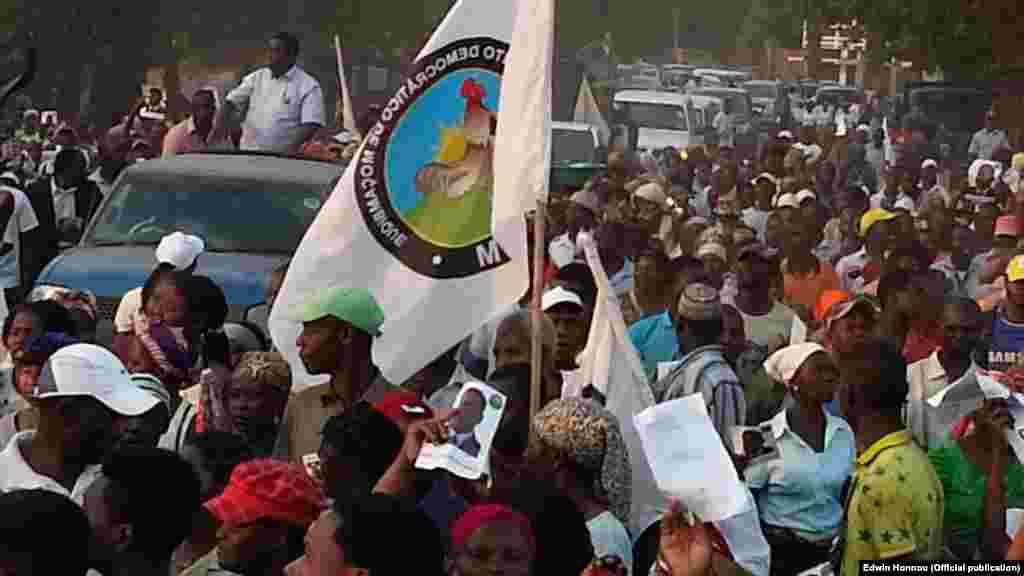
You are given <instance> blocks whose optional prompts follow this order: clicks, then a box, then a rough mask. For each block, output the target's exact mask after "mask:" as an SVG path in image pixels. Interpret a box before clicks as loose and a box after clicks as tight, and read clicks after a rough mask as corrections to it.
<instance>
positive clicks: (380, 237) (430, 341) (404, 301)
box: [270, 0, 551, 388]
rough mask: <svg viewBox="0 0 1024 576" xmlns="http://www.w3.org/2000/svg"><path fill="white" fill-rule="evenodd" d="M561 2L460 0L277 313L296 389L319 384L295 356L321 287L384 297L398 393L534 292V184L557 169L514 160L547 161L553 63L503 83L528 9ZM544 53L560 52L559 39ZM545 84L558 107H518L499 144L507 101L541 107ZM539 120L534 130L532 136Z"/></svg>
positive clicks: (373, 138)
mask: <svg viewBox="0 0 1024 576" xmlns="http://www.w3.org/2000/svg"><path fill="white" fill-rule="evenodd" d="M550 2H551V0H519V1H518V2H492V1H489V0H459V1H458V2H457V3H456V4H455V5H454V6H453V7H452V9H451V10H450V11H449V13H448V15H447V16H446V17H445V19H444V21H443V22H442V23H441V25H440V26H439V27H438V28H437V30H436V31H435V32H434V34H433V36H432V37H431V39H430V41H429V42H428V43H427V45H426V47H425V48H424V49H423V51H422V53H421V54H420V55H419V57H418V59H417V62H416V65H415V68H414V71H413V72H412V73H410V74H409V76H408V77H407V78H406V79H405V81H404V82H403V83H402V85H401V87H400V88H399V89H398V91H397V92H396V93H395V94H394V96H392V97H391V99H390V100H388V102H387V103H386V104H385V106H384V109H383V111H382V112H381V114H380V117H379V119H378V121H377V123H376V124H375V125H374V126H373V127H372V128H371V129H370V130H369V131H368V133H367V134H364V135H363V142H362V146H361V148H360V149H359V152H358V153H357V154H356V155H355V157H354V158H353V160H352V163H351V164H350V165H349V166H348V168H347V170H346V171H345V174H344V176H343V177H342V178H341V180H340V182H339V184H338V186H337V187H336V188H335V190H334V193H333V194H332V195H331V197H330V198H329V199H328V201H327V202H326V203H325V204H324V206H323V208H322V209H321V210H320V213H319V214H318V215H317V218H316V220H315V221H314V222H313V224H312V226H310V229H309V230H308V231H307V232H306V236H305V238H304V239H303V240H302V243H301V244H300V246H299V249H298V251H297V252H296V254H295V258H294V259H293V261H292V264H291V267H290V270H289V271H288V275H287V278H286V279H285V282H284V285H283V287H282V290H281V294H280V296H279V298H278V302H277V304H276V305H275V307H274V311H273V313H272V314H271V321H270V326H271V332H272V335H273V338H274V342H275V344H276V345H277V346H278V348H279V349H280V350H281V351H282V353H283V354H284V355H285V356H286V357H287V358H288V360H289V362H290V363H291V365H292V369H293V372H294V373H295V376H296V379H295V386H296V387H299V388H301V387H303V386H305V385H308V384H310V383H311V379H310V378H309V376H308V375H307V374H306V372H305V369H304V368H303V366H302V364H301V361H300V360H299V358H298V354H297V351H296V348H295V339H296V337H297V336H298V334H299V331H300V330H301V327H300V326H299V325H298V324H296V323H295V322H292V321H290V320H289V319H288V314H287V312H288V310H290V309H292V308H293V307H294V306H295V305H296V304H298V303H299V302H301V301H302V300H303V299H304V298H307V297H309V295H310V293H311V291H314V290H317V289H322V288H326V287H330V286H338V285H342V286H356V287H365V288H368V289H369V290H370V291H371V292H373V294H374V295H375V296H376V297H377V300H378V301H379V303H380V305H381V307H382V308H383V310H384V313H385V316H386V318H387V319H386V322H385V324H384V326H383V327H382V331H383V335H382V336H381V337H380V338H378V339H377V341H376V342H375V344H374V361H375V362H376V364H377V365H378V366H379V367H380V368H381V370H382V372H383V374H384V376H385V377H386V378H387V379H388V380H389V381H390V382H392V383H395V384H399V383H402V382H403V381H405V380H406V379H408V377H410V376H411V375H412V374H414V373H415V372H416V371H417V370H418V369H420V368H421V367H422V366H424V365H426V364H427V363H429V362H430V361H431V360H433V359H434V358H435V357H436V356H438V355H440V354H441V353H442V352H444V350H446V349H447V348H450V347H451V346H453V345H455V344H456V343H457V342H459V341H460V340H461V339H463V338H464V337H466V335H468V334H469V333H470V332H472V331H473V330H474V329H476V328H477V327H478V326H480V325H481V324H483V323H484V322H486V321H487V320H489V319H490V318H491V317H492V316H494V315H495V314H496V313H498V312H499V311H500V310H502V309H505V308H508V307H510V306H511V305H512V304H513V303H515V302H516V301H517V300H518V299H519V298H520V297H521V296H522V295H523V294H524V293H525V291H526V288H527V284H528V271H527V255H526V236H525V222H524V218H523V215H524V212H525V211H527V210H529V209H530V208H532V207H533V205H534V202H535V196H533V195H530V192H529V191H530V190H536V188H537V186H538V185H537V184H534V183H533V182H530V180H531V176H532V175H534V174H535V173H537V172H538V171H540V173H541V174H546V171H547V170H546V166H547V164H546V163H537V162H535V163H534V164H535V165H533V166H523V165H520V164H517V163H516V162H522V161H523V159H522V158H518V159H517V158H515V156H516V154H517V152H521V151H524V150H525V151H530V154H529V158H530V159H535V158H536V150H542V151H543V152H542V153H543V154H547V150H548V143H547V141H546V139H547V138H549V136H548V127H547V124H545V121H547V122H548V123H549V121H550V120H549V119H550V80H549V75H550V66H542V67H540V68H539V69H534V70H532V71H528V73H525V74H524V73H519V74H517V79H516V85H515V86H504V87H503V86H502V84H503V82H502V79H503V74H507V73H508V72H509V70H508V69H507V66H506V64H507V62H508V61H509V54H510V52H509V46H510V44H511V45H513V46H515V45H516V44H515V43H514V41H513V23H514V22H516V12H517V11H520V9H519V8H518V7H519V6H520V5H522V6H528V8H527V9H526V12H524V15H525V14H526V13H527V12H530V11H531V9H532V8H533V5H534V4H537V3H542V4H549V3H550ZM541 44H543V45H545V46H546V48H547V49H548V50H550V42H547V43H541ZM523 46H526V48H525V51H526V52H527V54H518V55H517V57H518V58H521V59H522V58H526V59H527V60H529V58H527V57H528V56H529V52H530V51H531V50H533V48H530V43H523ZM519 68H522V66H521V65H520V66H519ZM521 72H522V70H521ZM530 75H532V77H533V79H532V80H531V78H530ZM544 89H547V91H548V96H547V102H548V105H547V110H535V111H534V112H532V115H533V116H534V117H535V118H530V117H524V116H523V115H522V113H523V111H522V110H521V109H520V110H515V111H514V112H515V113H516V114H518V116H516V117H514V118H510V122H511V123H512V125H513V126H516V127H517V128H516V129H513V130H511V131H506V132H507V133H506V134H504V137H502V138H501V139H500V141H497V139H498V138H499V136H498V135H499V133H500V130H499V127H500V126H502V125H504V121H503V120H502V118H503V115H502V110H503V107H502V103H503V101H505V100H506V99H508V100H509V101H510V102H513V104H520V105H522V104H523V103H524V102H530V103H532V104H533V105H537V104H540V103H541V102H542V101H543V97H542V96H541V97H538V96H535V94H539V93H540V92H541V91H542V90H544ZM528 92H530V94H527V93H528ZM510 94H511V95H510ZM514 107H516V106H514ZM510 113H511V112H510ZM533 122H536V123H537V124H538V125H537V126H536V127H535V129H531V130H522V129H521V127H522V126H525V125H530V124H531V123H533ZM538 138H540V139H541V141H538ZM499 148H500V150H499V151H498V152H497V154H496V153H495V152H496V149H499ZM507 159H513V160H512V162H513V164H514V165H511V166H510V165H509V164H508V163H507ZM499 174H500V178H499V177H498V175H499ZM533 180H535V178H533ZM539 186H541V187H546V183H544V182H543V181H542V182H541V184H539Z"/></svg>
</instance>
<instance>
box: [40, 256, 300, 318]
mask: <svg viewBox="0 0 1024 576" xmlns="http://www.w3.org/2000/svg"><path fill="white" fill-rule="evenodd" d="M153 250H154V247H153V246H79V247H76V248H72V249H71V250H68V251H66V252H63V253H61V254H60V255H59V256H57V257H56V258H54V259H53V261H52V262H50V264H49V265H47V266H46V268H45V269H44V270H43V272H42V274H40V275H39V279H38V280H37V281H36V284H37V285H38V284H55V285H60V286H66V287H69V288H79V289H87V290H91V291H92V292H93V293H94V294H95V295H96V296H97V297H101V298H102V297H106V298H120V297H121V295H122V294H124V293H125V292H127V291H129V290H131V289H132V288H135V287H138V286H142V285H143V284H144V283H145V282H146V278H148V277H149V274H150V273H151V272H152V271H153V268H154V266H155V265H156V262H155V260H154V258H153ZM285 260H287V257H286V256H284V255H277V254H253V253H244V252H207V253H205V254H203V255H202V256H200V257H199V266H198V268H197V269H196V274H198V275H202V276H209V277H210V278H211V279H212V280H213V281H214V282H215V283H216V284H217V285H218V286H220V288H221V289H222V290H223V291H224V296H225V297H226V298H227V301H228V304H230V305H241V306H251V305H254V304H259V303H261V302H263V300H264V285H265V282H266V277H267V274H268V273H269V272H270V271H272V270H273V269H274V268H277V267H278V266H279V265H280V264H282V263H283V262H284V261H285Z"/></svg>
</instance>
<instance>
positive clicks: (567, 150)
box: [551, 128, 596, 162]
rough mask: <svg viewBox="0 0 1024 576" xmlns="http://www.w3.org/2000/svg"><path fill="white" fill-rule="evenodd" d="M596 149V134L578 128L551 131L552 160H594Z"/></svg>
mask: <svg viewBox="0 0 1024 576" xmlns="http://www.w3.org/2000/svg"><path fill="white" fill-rule="evenodd" d="M595 155H596V150H595V148H594V136H593V134H591V133H590V132H580V131H578V130H559V129H557V128H556V129H554V130H552V131H551V161H552V162H593V161H594V160H595Z"/></svg>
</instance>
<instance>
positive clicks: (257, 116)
mask: <svg viewBox="0 0 1024 576" xmlns="http://www.w3.org/2000/svg"><path fill="white" fill-rule="evenodd" d="M227 100H228V101H230V102H231V103H232V104H234V105H235V106H239V107H244V106H248V112H247V113H246V116H245V122H244V124H243V125H242V140H241V145H240V148H241V149H242V150H264V151H268V152H290V151H292V148H293V147H295V146H296V145H300V144H302V143H301V142H297V141H296V140H297V135H298V130H299V127H300V126H301V125H303V124H316V125H319V126H323V125H324V95H323V92H322V90H321V89H320V83H319V82H317V80H316V78H313V77H312V76H310V75H309V74H307V73H306V71H305V70H303V69H302V68H299V67H298V66H292V68H291V69H290V70H288V72H286V73H285V74H284V75H282V76H281V77H279V78H274V77H273V73H271V71H270V68H260V69H259V70H257V71H255V72H253V73H251V74H249V75H248V76H246V77H245V78H243V79H242V83H241V84H239V85H238V86H237V87H236V88H235V89H234V90H232V91H231V92H229V93H228V95H227Z"/></svg>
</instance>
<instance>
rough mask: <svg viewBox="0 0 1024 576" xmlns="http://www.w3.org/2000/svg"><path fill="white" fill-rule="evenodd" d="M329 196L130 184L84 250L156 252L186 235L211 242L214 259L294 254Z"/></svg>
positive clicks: (234, 183) (163, 179)
mask: <svg viewBox="0 0 1024 576" xmlns="http://www.w3.org/2000/svg"><path fill="white" fill-rule="evenodd" d="M322 192H325V190H319V189H316V188H315V187H311V186H309V185H305V184H296V183H291V182H280V181H278V182H266V181H258V180H247V179H238V180H213V179H211V178H209V177H205V176H204V177H198V176H186V175H174V176H170V175H160V176H157V175H138V176H134V177H133V176H127V177H125V178H124V179H122V181H121V183H120V184H119V185H118V187H117V188H116V189H115V190H114V191H113V192H112V193H111V198H110V201H109V202H107V203H106V204H105V205H104V208H103V210H102V212H100V213H99V214H97V215H96V224H95V226H94V227H93V228H92V231H91V232H90V233H89V234H88V236H87V237H86V238H85V240H84V242H85V244H86V245H93V246H110V245H148V244H154V245H155V244H156V243H158V242H159V241H160V238H162V237H163V236H164V235H166V234H169V233H170V232H173V231H175V230H181V231H183V232H187V233H190V234H195V235H197V236H199V237H201V238H203V239H204V240H205V241H206V247H207V250H210V251H212V252H262V253H291V252H293V251H294V250H295V248H296V247H297V246H298V245H299V241H300V240H302V236H303V234H305V232H306V228H307V227H308V226H309V225H310V223H312V222H313V218H314V217H315V216H316V213H317V211H318V210H319V208H320V204H321V193H322Z"/></svg>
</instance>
